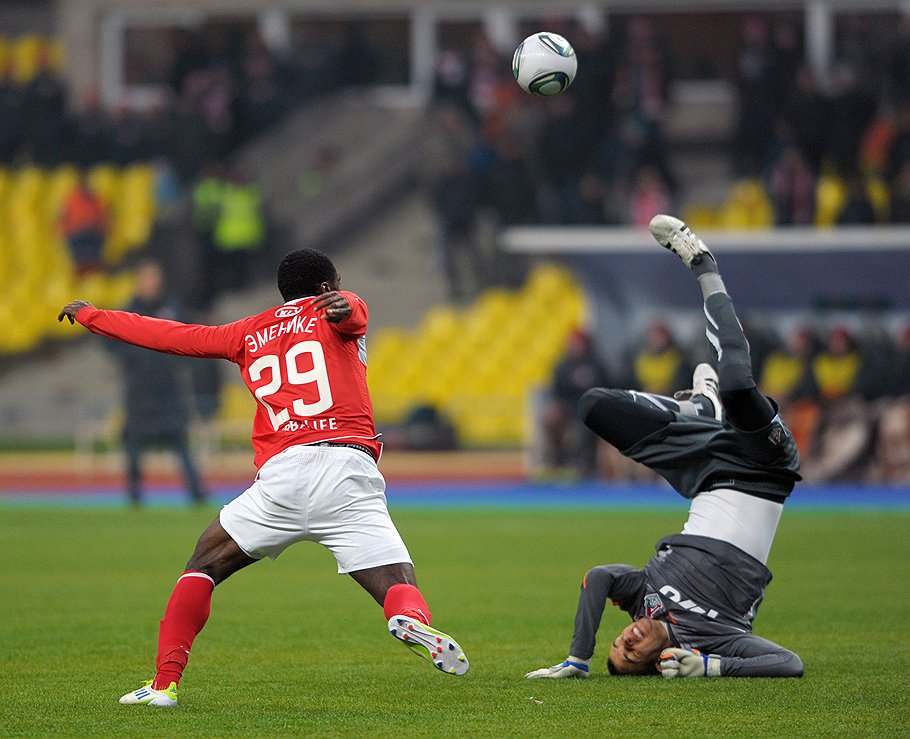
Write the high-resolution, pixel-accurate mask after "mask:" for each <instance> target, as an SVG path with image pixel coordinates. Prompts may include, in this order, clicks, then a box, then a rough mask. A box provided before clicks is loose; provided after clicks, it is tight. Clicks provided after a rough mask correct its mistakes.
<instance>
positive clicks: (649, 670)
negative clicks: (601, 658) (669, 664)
mask: <svg viewBox="0 0 910 739" xmlns="http://www.w3.org/2000/svg"><path fill="white" fill-rule="evenodd" d="M607 672H609V673H610V674H611V675H616V677H633V676H635V675H659V674H660V672H659V671H658V669H657V662H652V663H651V664H650V665H645V668H644V669H643V670H639V671H637V672H620V671H619V670H617V669H616V665H614V664H613V660H612V659H610V658H609V657H607Z"/></svg>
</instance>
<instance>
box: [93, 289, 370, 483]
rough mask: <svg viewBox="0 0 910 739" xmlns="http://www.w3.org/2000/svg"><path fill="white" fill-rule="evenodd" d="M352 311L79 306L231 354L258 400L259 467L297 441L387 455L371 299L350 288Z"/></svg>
mask: <svg viewBox="0 0 910 739" xmlns="http://www.w3.org/2000/svg"><path fill="white" fill-rule="evenodd" d="M342 294H343V295H344V296H345V297H346V298H347V299H348V302H349V303H350V304H351V308H352V311H351V315H350V316H348V318H346V319H345V320H343V321H340V322H338V323H329V322H328V321H325V320H323V319H322V318H321V317H319V316H317V314H316V311H315V310H314V309H313V307H312V304H313V298H298V299H297V300H292V301H290V302H288V303H285V304H284V305H281V306H277V307H275V308H270V309H269V310H266V311H263V312H262V313H260V314H258V315H255V316H249V317H248V318H243V319H241V320H239V321H235V322H233V323H228V324H225V325H223V326H202V325H198V324H187V323H180V322H179V321H168V320H163V319H160V318H150V317H148V316H140V315H137V314H135V313H127V312H125V311H118V310H99V309H98V308H95V307H93V306H88V307H85V308H83V309H82V310H80V311H79V312H78V313H77V314H76V320H77V321H79V323H81V324H82V325H83V326H85V327H86V328H87V329H89V330H90V331H92V332H94V333H96V334H101V335H102V336H107V337H109V338H112V339H117V340H118V341H123V342H126V343H129V344H135V345H136V346H141V347H145V348H146V349H154V350H155V351H159V352H164V353H167V354H180V355H184V356H191V357H213V358H219V359H227V360H230V361H231V362H234V363H235V364H236V365H238V366H239V368H240V374H241V376H242V377H243V381H244V382H245V383H246V386H247V387H248V388H249V390H250V392H251V393H252V394H253V397H255V398H256V400H257V401H258V404H257V407H256V415H255V416H254V418H253V436H252V441H253V452H254V457H253V461H254V463H255V465H256V467H257V468H258V467H262V465H263V464H265V462H266V461H267V460H268V459H270V458H271V457H273V456H275V455H276V454H278V453H279V452H281V451H283V450H284V449H287V448H288V447H290V446H293V445H295V444H313V443H316V442H320V441H334V442H339V443H345V442H348V443H356V444H360V445H362V446H364V447H367V448H368V449H370V450H371V451H372V453H373V456H374V458H376V459H379V454H380V452H381V449H382V445H381V444H380V442H379V441H378V440H377V439H378V434H377V433H376V427H375V424H374V422H373V406H372V403H371V401H370V392H369V389H368V388H367V379H366V361H367V358H366V330H367V321H368V315H369V314H368V311H367V306H366V303H364V302H363V300H362V299H361V298H360V297H359V296H357V295H355V294H354V293H350V292H343V293H342Z"/></svg>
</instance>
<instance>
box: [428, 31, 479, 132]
mask: <svg viewBox="0 0 910 739" xmlns="http://www.w3.org/2000/svg"><path fill="white" fill-rule="evenodd" d="M470 72H471V70H470V69H469V67H468V59H467V54H466V52H465V50H464V49H457V48H449V49H443V50H441V51H440V52H439V54H438V56H437V57H436V74H435V77H434V79H433V101H434V103H435V104H437V105H443V106H448V105H452V106H455V107H456V108H459V109H460V110H461V111H462V112H463V113H465V114H467V115H468V116H469V117H471V118H472V119H473V120H475V121H476V120H477V112H476V111H475V110H474V106H473V104H472V102H471V97H470V94H469V90H468V85H469V84H470V81H471V74H470Z"/></svg>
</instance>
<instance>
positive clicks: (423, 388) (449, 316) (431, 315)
mask: <svg viewBox="0 0 910 739" xmlns="http://www.w3.org/2000/svg"><path fill="white" fill-rule="evenodd" d="M583 314H584V296H583V294H582V292H581V289H580V288H579V287H578V285H577V284H576V283H575V281H574V280H573V279H572V277H571V275H570V274H569V273H568V272H566V271H565V270H563V269H562V268H560V267H557V266H555V265H550V264H545V265H542V266H539V267H538V268H536V269H535V270H533V271H532V272H531V274H530V275H529V277H528V280H527V282H526V284H525V285H524V286H523V287H522V288H521V289H520V290H509V289H506V288H499V287H497V288H491V289H489V290H487V291H485V292H483V293H481V295H480V296H479V297H478V298H477V300H476V301H475V302H474V304H473V305H471V306H469V307H467V308H465V309H456V308H453V307H451V306H440V307H437V308H433V309H432V310H430V311H428V312H427V314H426V315H425V316H424V318H423V320H422V321H421V323H420V325H419V326H418V327H417V328H416V329H415V330H414V331H413V332H405V331H402V330H400V329H387V330H386V331H383V332H380V333H379V334H378V335H377V336H376V338H375V340H371V343H370V346H369V365H368V367H369V369H368V373H369V381H370V389H371V391H372V396H373V408H374V411H375V414H376V419H377V421H378V422H379V423H401V422H402V421H404V419H405V417H406V414H407V412H408V411H409V410H410V409H411V408H413V407H415V406H416V405H419V404H426V403H430V404H432V405H434V406H435V407H437V408H438V409H439V410H440V411H442V412H443V413H444V414H445V415H447V416H448V417H449V418H450V419H451V420H452V422H453V424H454V425H455V428H456V432H457V434H458V437H459V439H461V441H462V442H463V443H465V444H467V445H469V446H478V447H484V446H515V445H519V444H521V443H522V442H523V441H524V440H525V439H526V435H527V425H528V424H527V406H528V402H529V398H530V397H531V394H532V393H533V392H534V391H535V389H536V388H538V387H540V386H541V385H544V384H546V383H548V382H549V380H550V377H551V375H552V372H553V368H554V366H555V363H556V361H558V358H559V357H560V356H561V354H562V353H563V351H564V349H565V345H566V342H567V340H568V338H569V336H570V334H571V332H572V330H573V329H574V328H575V327H576V326H578V325H579V324H580V323H581V322H582V319H583Z"/></svg>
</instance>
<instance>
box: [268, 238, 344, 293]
mask: <svg viewBox="0 0 910 739" xmlns="http://www.w3.org/2000/svg"><path fill="white" fill-rule="evenodd" d="M337 277H338V270H336V269H335V265H334V264H333V263H332V260H331V259H329V258H328V257H327V256H326V255H325V254H323V253H322V252H321V251H317V250H316V249H297V251H292V252H291V253H290V254H288V255H287V256H285V258H284V259H282V260H281V264H279V265H278V291H279V292H280V293H281V297H282V298H284V300H285V301H288V300H294V299H295V298H305V297H309V296H310V295H316V294H317V293H318V292H319V286H320V285H321V284H322V283H323V282H329V283H331V282H334V281H335V279H336V278H337Z"/></svg>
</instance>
